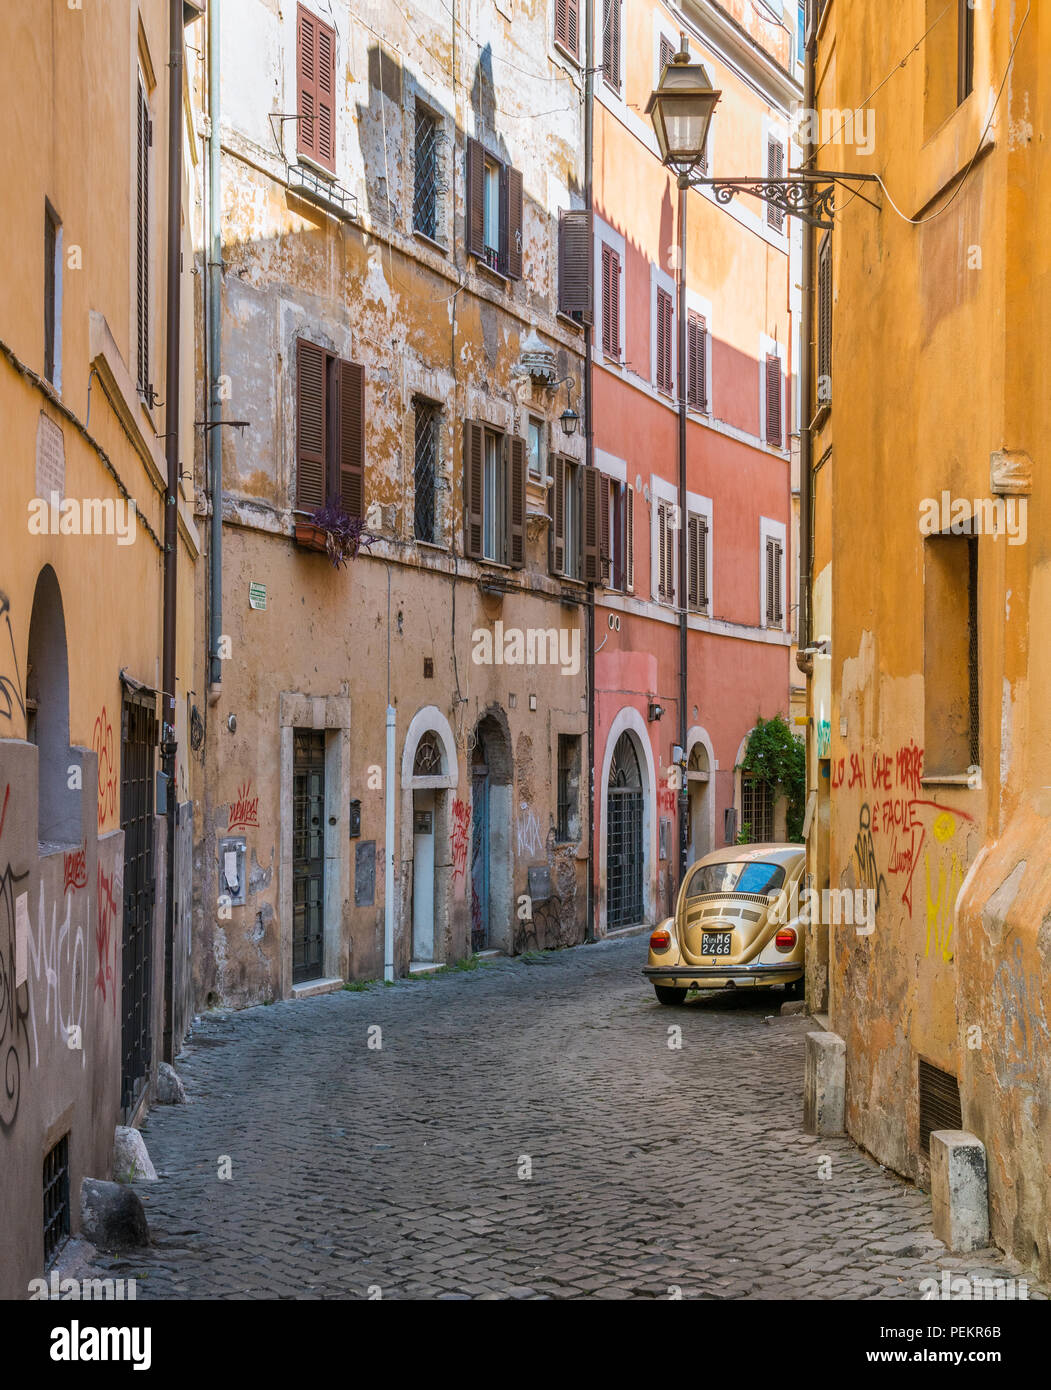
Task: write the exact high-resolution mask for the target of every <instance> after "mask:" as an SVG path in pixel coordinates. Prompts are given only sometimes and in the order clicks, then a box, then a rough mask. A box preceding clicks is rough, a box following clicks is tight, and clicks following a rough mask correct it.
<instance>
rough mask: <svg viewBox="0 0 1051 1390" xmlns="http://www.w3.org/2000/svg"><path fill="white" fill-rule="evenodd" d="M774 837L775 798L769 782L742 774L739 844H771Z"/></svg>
mask: <svg viewBox="0 0 1051 1390" xmlns="http://www.w3.org/2000/svg"><path fill="white" fill-rule="evenodd" d="M773 838H774V799H773V796H772V795H771V792H770V784H769V782H765V781H760V780H759V778H757V777H752V776H750V775H749V774H748V773H742V774H741V830H740V834H739V835H738V836H737V841H738V843H739V844H745V845H762V844H769V843H770V842H771V841H772V840H773Z"/></svg>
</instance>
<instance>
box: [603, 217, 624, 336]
mask: <svg viewBox="0 0 1051 1390" xmlns="http://www.w3.org/2000/svg"><path fill="white" fill-rule="evenodd" d="M602 350H603V352H605V353H607V354H608V355H609V356H610V357H615V358H617V360H618V361H619V360H620V257H619V256H618V255H617V253H616V251H614V250H613V248H612V246H607V245H606V244H605V242H603V245H602Z"/></svg>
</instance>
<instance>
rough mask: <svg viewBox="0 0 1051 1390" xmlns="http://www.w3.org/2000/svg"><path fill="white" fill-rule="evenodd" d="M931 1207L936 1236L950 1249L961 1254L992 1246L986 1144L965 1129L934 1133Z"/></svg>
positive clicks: (936, 1131)
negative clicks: (990, 1243)
mask: <svg viewBox="0 0 1051 1390" xmlns="http://www.w3.org/2000/svg"><path fill="white" fill-rule="evenodd" d="M931 1207H932V1212H933V1216H934V1234H935V1235H936V1236H937V1237H938V1239H939V1240H940V1241H943V1242H944V1243H945V1245H947V1246H948V1248H949V1249H950V1250H953V1251H956V1252H959V1253H961V1254H962V1253H966V1252H967V1251H968V1250H981V1249H984V1247H985V1246H987V1245H988V1244H989V1178H988V1173H987V1170H986V1162H985V1145H984V1144H983V1143H982V1141H981V1140H980V1139H979V1138H977V1137H976V1136H975V1135H973V1134H968V1133H967V1131H966V1130H964V1129H936V1130H934V1131H933V1132H932V1134H931Z"/></svg>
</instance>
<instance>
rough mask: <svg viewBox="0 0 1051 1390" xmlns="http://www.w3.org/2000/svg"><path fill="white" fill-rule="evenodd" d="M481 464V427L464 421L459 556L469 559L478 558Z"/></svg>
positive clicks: (482, 431)
mask: <svg viewBox="0 0 1051 1390" xmlns="http://www.w3.org/2000/svg"><path fill="white" fill-rule="evenodd" d="M484 462H485V427H484V426H483V425H481V424H480V423H479V422H478V421H477V420H467V421H466V422H465V423H464V427H463V553H464V554H465V555H466V556H467V558H468V559H469V560H480V559H482V555H483V551H482V539H483V512H482V474H483V471H484V467H483V465H484Z"/></svg>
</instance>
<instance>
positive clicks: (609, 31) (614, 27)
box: [602, 0, 622, 92]
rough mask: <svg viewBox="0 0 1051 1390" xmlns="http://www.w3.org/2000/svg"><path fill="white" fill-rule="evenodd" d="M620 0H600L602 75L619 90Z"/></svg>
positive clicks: (610, 84)
mask: <svg viewBox="0 0 1051 1390" xmlns="http://www.w3.org/2000/svg"><path fill="white" fill-rule="evenodd" d="M621 4H622V0H602V76H603V79H604V81H605V82H606V83H607V84H608V85H609V86H610V87H612V88H613V90H614V91H615V92H619V91H620V86H621V82H620V10H621Z"/></svg>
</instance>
